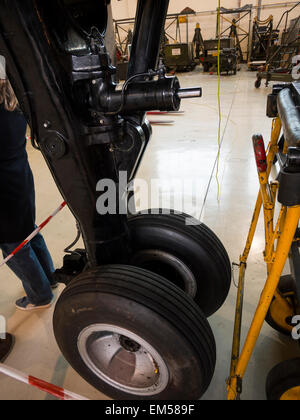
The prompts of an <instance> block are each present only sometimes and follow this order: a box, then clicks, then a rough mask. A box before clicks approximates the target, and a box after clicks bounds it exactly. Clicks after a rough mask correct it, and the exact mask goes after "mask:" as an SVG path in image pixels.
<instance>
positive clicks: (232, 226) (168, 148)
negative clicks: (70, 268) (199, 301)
mask: <svg viewBox="0 0 300 420" xmlns="http://www.w3.org/2000/svg"><path fill="white" fill-rule="evenodd" d="M180 79H181V82H182V85H183V86H186V87H188V86H193V85H200V86H202V87H203V98H202V99H199V100H198V99H190V100H186V101H185V102H184V103H183V106H182V109H183V110H184V111H185V115H184V116H176V117H174V118H173V117H171V118H172V119H174V120H175V121H176V123H175V124H174V125H173V126H157V127H154V135H153V140H152V143H151V145H150V146H149V149H148V151H147V153H146V156H145V159H144V161H143V164H142V167H141V168H140V171H139V178H142V179H145V180H147V181H150V180H151V179H152V178H154V179H160V180H164V181H165V183H164V188H163V189H162V191H161V193H160V195H161V197H163V198H165V197H167V196H168V192H169V188H171V187H170V183H169V181H170V179H174V178H175V179H176V180H177V181H178V180H182V179H185V180H187V181H189V180H196V181H197V182H196V189H195V190H194V192H193V191H189V190H186V199H187V206H188V208H190V209H191V212H192V213H193V215H195V216H196V217H198V218H200V217H201V220H202V221H203V222H204V223H206V224H207V225H208V226H209V227H210V228H212V229H213V230H214V231H215V233H216V234H217V235H218V236H219V237H220V239H221V240H222V241H223V243H224V245H225V246H226V248H227V250H228V253H229V255H230V258H231V260H232V261H235V262H238V260H239V255H240V254H241V253H242V251H243V248H244V244H245V240H246V236H247V232H248V228H249V223H250V220H251V216H252V211H253V208H254V204H255V200H256V196H257V191H258V180H257V172H256V167H255V163H254V158H253V151H252V142H251V137H252V135H253V134H254V133H257V132H260V133H262V134H263V135H264V137H265V139H268V138H269V135H270V129H271V121H270V120H268V119H267V118H266V117H265V108H266V97H267V93H269V91H270V89H266V88H264V87H263V88H261V89H260V90H256V89H255V88H254V80H255V74H254V73H249V72H246V71H241V72H240V73H239V74H238V75H237V76H236V77H234V76H232V77H223V78H222V116H223V122H222V142H223V144H222V153H221V159H220V168H219V182H220V201H218V199H217V193H218V188H217V182H216V178H215V172H214V170H215V167H216V157H217V151H218V147H217V129H218V108H217V77H216V76H209V75H204V74H203V73H202V72H201V71H200V70H196V71H195V72H193V73H189V74H185V75H180ZM164 118H165V119H170V117H151V119H155V120H157V119H164ZM28 151H29V156H30V162H31V165H32V169H33V171H34V174H35V181H36V190H37V213H38V217H37V219H38V222H41V221H42V220H44V219H45V218H46V217H47V216H48V215H49V214H50V213H51V212H52V211H53V210H54V209H55V208H56V207H57V206H58V205H59V204H60V202H61V201H62V199H61V197H60V195H59V193H58V191H57V188H56V186H55V184H54V182H53V181H52V179H51V176H50V174H49V171H48V169H47V167H46V165H45V163H44V161H43V160H42V157H41V156H40V154H39V153H38V152H37V151H35V150H33V149H32V148H31V146H29V147H28ZM175 195H176V194H175ZM196 196H197V200H196ZM141 207H143V205H142V203H141ZM75 234H76V232H75V223H74V220H73V217H72V216H71V214H70V212H69V211H68V210H67V209H65V210H64V211H63V212H61V213H60V214H59V215H58V216H57V217H56V219H55V220H53V221H52V223H51V225H49V226H48V227H47V228H46V229H45V231H44V235H45V238H46V240H47V243H48V245H49V248H50V250H51V253H52V255H53V258H54V261H55V264H56V266H57V267H59V266H60V265H61V263H62V256H63V249H64V248H65V246H66V245H68V244H69V243H70V242H72V240H73V239H74V237H75ZM263 241H264V232H263V224H262V223H260V226H259V230H258V234H257V236H256V239H255V242H254V246H253V251H252V253H251V256H250V260H249V268H248V271H247V287H246V297H245V313H244V328H243V333H244V334H243V336H244V335H245V333H246V331H247V328H248V327H249V325H250V322H251V318H252V316H253V314H254V311H255V308H256V305H257V302H258V299H259V296H260V293H261V290H262V286H263V283H264V281H265V276H266V270H265V265H264V263H263V258H262V251H263V246H264V242H263ZM237 275H238V273H236V277H237ZM0 280H1V282H0V314H2V315H4V316H5V317H6V318H7V320H8V330H9V331H10V332H11V333H13V334H14V335H15V336H16V346H15V349H14V351H13V352H12V354H11V355H10V357H9V358H8V359H7V362H6V363H7V365H9V366H11V367H14V368H16V369H19V370H22V371H24V372H26V373H29V374H31V375H33V376H37V377H39V378H42V379H44V380H47V381H51V382H53V383H54V384H56V385H59V386H64V387H66V388H68V389H70V390H72V391H74V392H77V393H79V394H82V395H84V396H86V397H88V398H91V399H105V398H106V397H104V396H103V395H102V394H100V393H99V392H98V391H96V390H94V389H93V388H92V387H91V386H90V385H88V384H87V383H86V382H85V381H84V380H83V379H81V378H80V377H79V376H78V375H77V374H76V372H74V371H73V369H72V368H71V367H69V366H68V364H67V362H66V361H65V360H64V358H63V357H62V356H61V354H60V352H59V350H58V347H57V345H56V342H55V340H54V336H53V332H52V324H51V323H52V313H53V308H52V309H50V310H47V311H43V312H39V313H32V314H27V313H25V314H24V313H22V312H18V311H16V309H15V306H14V302H15V300H16V299H17V298H19V297H22V296H23V293H24V292H23V290H22V287H21V284H20V282H19V281H18V279H17V278H15V276H14V275H13V274H12V273H11V272H10V271H9V270H8V269H7V267H3V268H1V272H0ZM62 290H63V286H60V287H59V290H58V292H57V295H58V294H59V293H60V292H61V291H62ZM235 298H236V288H235V287H234V286H232V289H231V292H230V295H229V297H228V300H227V302H226V304H225V305H224V307H223V308H222V309H221V310H220V311H219V312H218V313H217V314H215V315H214V316H213V317H212V318H211V319H210V323H211V326H212V328H213V330H214V333H215V336H216V341H217V349H218V362H217V368H216V372H215V376H214V379H213V382H212V384H211V386H210V388H209V390H208V392H207V393H206V395H205V396H204V399H206V400H215V399H220V400H223V399H225V398H226V386H225V380H226V378H227V376H228V373H229V366H230V352H231V342H232V331H233V319H234V305H235ZM298 354H299V349H298V347H297V345H296V344H295V343H293V342H291V341H290V340H288V339H287V338H285V337H282V336H280V335H279V334H277V333H276V332H274V331H273V330H272V329H271V328H270V327H269V326H267V325H265V326H264V328H263V331H262V334H261V336H260V339H259V342H258V345H257V347H256V350H255V353H254V355H253V358H252V360H251V363H250V366H249V369H248V373H247V375H246V378H245V381H244V394H243V399H245V400H253V399H259V400H263V399H265V391H264V388H265V380H266V376H267V374H268V372H269V370H270V369H271V368H272V367H273V366H274V365H276V364H277V363H278V362H280V361H282V360H285V359H288V358H289V357H293V356H295V355H298ZM0 399H9V400H14V399H21V400H29V399H41V400H43V399H51V397H49V396H46V395H45V394H44V393H43V392H40V391H38V390H35V389H33V388H30V387H28V386H26V385H23V384H21V383H18V382H16V381H15V380H12V379H9V378H7V377H4V376H2V375H0Z"/></svg>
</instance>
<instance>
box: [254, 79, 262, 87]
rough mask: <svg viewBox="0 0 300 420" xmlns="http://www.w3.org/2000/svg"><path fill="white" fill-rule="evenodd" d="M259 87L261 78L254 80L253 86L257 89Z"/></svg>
mask: <svg viewBox="0 0 300 420" xmlns="http://www.w3.org/2000/svg"><path fill="white" fill-rule="evenodd" d="M260 87H261V79H257V80H256V82H255V88H256V89H259V88H260Z"/></svg>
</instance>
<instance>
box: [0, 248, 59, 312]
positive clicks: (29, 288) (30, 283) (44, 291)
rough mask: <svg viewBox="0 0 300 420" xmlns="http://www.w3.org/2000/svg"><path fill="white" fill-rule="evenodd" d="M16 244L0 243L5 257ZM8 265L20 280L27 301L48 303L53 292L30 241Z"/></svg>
mask: <svg viewBox="0 0 300 420" xmlns="http://www.w3.org/2000/svg"><path fill="white" fill-rule="evenodd" d="M17 246H18V244H4V245H0V248H1V249H2V252H3V256H4V258H6V257H7V256H8V255H9V254H10V253H11V252H12V251H13V250H14V249H15V248H16V247H17ZM7 265H8V267H9V268H10V269H11V270H12V271H13V272H14V273H15V274H16V276H17V277H19V279H20V280H21V281H22V284H23V287H24V290H25V292H26V295H27V298H28V300H29V302H30V303H31V304H33V305H41V304H46V303H50V302H51V300H52V298H53V294H52V291H51V287H50V284H49V280H48V278H47V276H46V274H45V272H44V270H43V267H42V266H41V264H40V262H39V260H38V258H37V256H36V254H35V252H34V250H33V249H32V247H31V245H30V243H29V244H27V245H25V247H24V248H23V249H21V250H20V251H19V252H18V253H17V254H16V255H15V256H14V257H13V258H12V259H11V260H10V261H8V263H7Z"/></svg>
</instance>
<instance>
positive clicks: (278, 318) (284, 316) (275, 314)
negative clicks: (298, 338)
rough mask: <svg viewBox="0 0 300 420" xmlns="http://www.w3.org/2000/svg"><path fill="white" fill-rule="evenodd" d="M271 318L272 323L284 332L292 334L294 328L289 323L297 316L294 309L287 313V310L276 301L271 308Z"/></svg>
mask: <svg viewBox="0 0 300 420" xmlns="http://www.w3.org/2000/svg"><path fill="white" fill-rule="evenodd" d="M269 313H270V317H271V319H272V321H273V322H274V323H275V324H276V325H277V326H278V327H279V328H280V329H282V330H284V331H286V332H287V333H292V331H293V326H292V325H291V324H290V323H289V321H290V320H291V319H292V318H293V316H294V315H295V314H294V312H293V310H292V308H291V310H290V311H286V308H285V307H283V306H282V305H281V304H280V302H278V300H277V299H274V300H273V302H272V303H271V306H270V310H269Z"/></svg>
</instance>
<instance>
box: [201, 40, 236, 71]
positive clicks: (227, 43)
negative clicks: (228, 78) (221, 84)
mask: <svg viewBox="0 0 300 420" xmlns="http://www.w3.org/2000/svg"><path fill="white" fill-rule="evenodd" d="M218 48H219V40H218V39H211V40H207V41H204V54H203V55H202V56H201V58H200V61H201V63H202V64H203V70H204V72H209V71H216V70H217V67H218ZM237 60H238V58H237V53H236V49H235V48H234V40H233V39H232V38H222V39H221V42H220V67H221V72H226V73H229V72H233V73H234V74H236V72H237V66H238V62H237Z"/></svg>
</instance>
